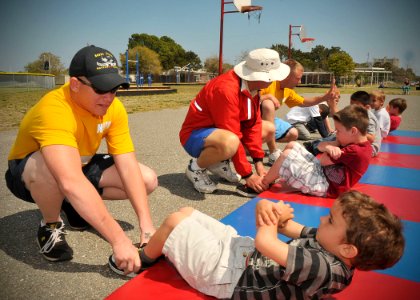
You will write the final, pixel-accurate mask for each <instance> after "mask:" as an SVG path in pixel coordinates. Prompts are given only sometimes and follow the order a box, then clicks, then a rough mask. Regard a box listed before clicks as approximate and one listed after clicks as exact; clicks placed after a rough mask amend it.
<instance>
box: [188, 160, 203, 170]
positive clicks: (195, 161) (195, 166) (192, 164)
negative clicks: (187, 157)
mask: <svg viewBox="0 0 420 300" xmlns="http://www.w3.org/2000/svg"><path fill="white" fill-rule="evenodd" d="M191 170H193V171H197V170H203V168H200V167H199V166H198V165H197V159H196V158H194V159H193V160H192V163H191Z"/></svg>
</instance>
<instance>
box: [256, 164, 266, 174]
mask: <svg viewBox="0 0 420 300" xmlns="http://www.w3.org/2000/svg"><path fill="white" fill-rule="evenodd" d="M255 171H257V174H258V175H260V176H265V175H266V174H267V170H266V169H265V167H264V164H263V163H262V161H257V162H256V163H255Z"/></svg>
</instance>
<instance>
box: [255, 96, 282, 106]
mask: <svg viewBox="0 0 420 300" xmlns="http://www.w3.org/2000/svg"><path fill="white" fill-rule="evenodd" d="M260 100H261V102H262V101H265V100H270V101H271V102H273V104H274V108H275V109H276V110H277V109H278V108H279V107H280V102H279V100H278V99H277V98H276V97H275V96H273V95H271V94H265V95H262V96H260Z"/></svg>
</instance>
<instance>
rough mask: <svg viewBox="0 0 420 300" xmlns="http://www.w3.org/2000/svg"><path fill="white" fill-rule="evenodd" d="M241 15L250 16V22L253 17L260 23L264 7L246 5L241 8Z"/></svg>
mask: <svg viewBox="0 0 420 300" xmlns="http://www.w3.org/2000/svg"><path fill="white" fill-rule="evenodd" d="M241 13H243V14H245V13H246V14H247V15H248V20H249V19H250V18H251V16H252V17H253V18H254V19H257V20H258V23H260V20H261V13H262V6H258V5H246V6H242V7H241Z"/></svg>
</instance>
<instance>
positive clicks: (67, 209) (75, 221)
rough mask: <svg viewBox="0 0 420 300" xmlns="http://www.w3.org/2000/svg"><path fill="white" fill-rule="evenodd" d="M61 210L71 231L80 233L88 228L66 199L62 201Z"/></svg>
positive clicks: (86, 223) (87, 224)
mask: <svg viewBox="0 0 420 300" xmlns="http://www.w3.org/2000/svg"><path fill="white" fill-rule="evenodd" d="M61 210H62V211H63V212H64V214H65V215H66V217H67V223H68V225H69V226H70V227H71V228H72V229H74V230H80V231H82V230H85V229H88V228H89V227H90V225H89V223H88V222H86V221H85V219H83V218H82V217H81V216H80V215H79V213H78V212H77V211H76V210H75V209H74V208H73V206H72V205H71V204H70V202H68V201H67V200H66V199H64V200H63V204H62V205H61Z"/></svg>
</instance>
